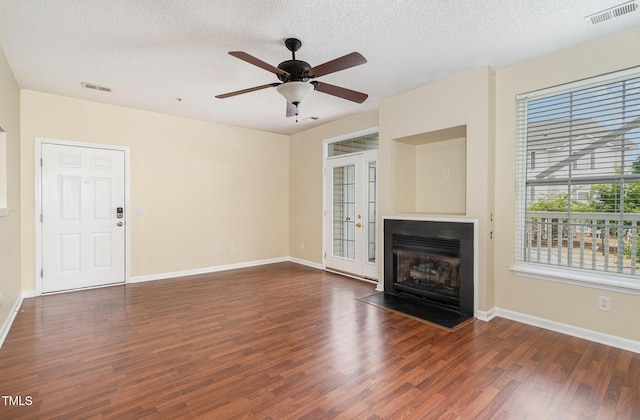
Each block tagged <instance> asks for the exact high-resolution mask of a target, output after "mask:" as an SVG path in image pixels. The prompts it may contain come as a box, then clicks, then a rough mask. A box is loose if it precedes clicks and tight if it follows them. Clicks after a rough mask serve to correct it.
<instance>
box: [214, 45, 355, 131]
mask: <svg viewBox="0 0 640 420" xmlns="http://www.w3.org/2000/svg"><path fill="white" fill-rule="evenodd" d="M284 45H285V46H286V47H287V49H288V50H289V51H291V55H292V59H291V60H287V61H283V62H282V63H280V64H278V67H274V66H272V65H271V64H269V63H265V62H264V61H262V60H260V59H258V58H256V57H254V56H252V55H250V54H247V53H246V52H242V51H230V52H229V54H230V55H232V56H234V57H236V58H239V59H240V60H243V61H246V62H247V63H249V64H253V65H254V66H258V67H260V68H262V69H264V70H267V71H270V72H271V73H274V74H275V75H276V76H278V79H279V80H280V83H267V84H266V85H260V86H255V87H251V88H248V89H242V90H236V91H234V92H229V93H224V94H221V95H216V98H219V99H224V98H229V97H231V96H236V95H242V94H243V93H249V92H254V91H256V90H261V89H266V88H270V87H275V88H276V90H277V91H278V93H280V94H281V95H282V96H284V97H285V98H286V99H287V117H292V116H294V115H295V116H296V121H297V116H298V108H299V106H300V103H301V102H302V101H303V100H304V98H305V97H306V96H307V95H308V94H309V92H311V91H312V90H317V91H318V92H322V93H326V94H328V95H333V96H337V97H339V98H343V99H347V100H349V101H353V102H357V103H359V104H361V103H362V102H364V101H365V100H366V99H367V97H368V95H367V94H366V93H362V92H357V91H355V90H351V89H346V88H343V87H340V86H336V85H331V84H329V83H324V82H318V81H316V80H312V81H309V80H311V79H315V78H316V77H320V76H325V75H327V74H330V73H335V72H337V71H340V70H345V69H348V68H351V67H355V66H359V65H360V64H364V63H366V62H367V59H366V58H364V57H363V56H362V55H361V54H360V53H357V52H352V53H351V54H347V55H345V56H342V57H339V58H336V59H335V60H331V61H328V62H326V63H323V64H320V65H318V66H315V67H311V65H310V64H309V63H307V62H305V61H302V60H296V51H298V50H299V49H300V47H301V46H302V42H300V40H299V39H296V38H287V39H286V40H285V41H284Z"/></svg>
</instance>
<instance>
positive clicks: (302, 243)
mask: <svg viewBox="0 0 640 420" xmlns="http://www.w3.org/2000/svg"><path fill="white" fill-rule="evenodd" d="M300 251H304V242H300Z"/></svg>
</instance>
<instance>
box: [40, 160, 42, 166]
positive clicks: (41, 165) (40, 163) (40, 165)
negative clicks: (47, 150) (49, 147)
mask: <svg viewBox="0 0 640 420" xmlns="http://www.w3.org/2000/svg"><path fill="white" fill-rule="evenodd" d="M40 167H41V168H42V158H40Z"/></svg>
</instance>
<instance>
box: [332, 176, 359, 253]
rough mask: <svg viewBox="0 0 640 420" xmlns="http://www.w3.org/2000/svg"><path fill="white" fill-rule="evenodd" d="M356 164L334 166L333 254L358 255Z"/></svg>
mask: <svg viewBox="0 0 640 420" xmlns="http://www.w3.org/2000/svg"><path fill="white" fill-rule="evenodd" d="M355 169H356V167H355V165H347V166H339V167H335V168H333V255H334V256H336V257H343V258H349V259H354V258H355V255H356V242H355V236H356V235H355V230H356V227H355V223H356V201H355V187H356V183H355V176H356V171H355Z"/></svg>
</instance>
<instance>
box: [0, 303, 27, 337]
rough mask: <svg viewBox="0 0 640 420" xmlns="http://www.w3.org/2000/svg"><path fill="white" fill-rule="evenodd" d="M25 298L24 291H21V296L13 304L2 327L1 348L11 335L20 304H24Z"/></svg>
mask: <svg viewBox="0 0 640 420" xmlns="http://www.w3.org/2000/svg"><path fill="white" fill-rule="evenodd" d="M23 300H24V292H23V293H21V294H20V296H18V299H16V302H15V303H14V304H13V307H11V311H9V316H8V317H7V319H6V320H5V321H4V324H3V325H2V329H0V348H1V347H2V345H3V344H4V340H5V339H6V338H7V335H9V330H10V329H11V326H12V325H13V321H14V320H15V319H16V314H17V313H18V311H19V310H20V306H22V301H23Z"/></svg>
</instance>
